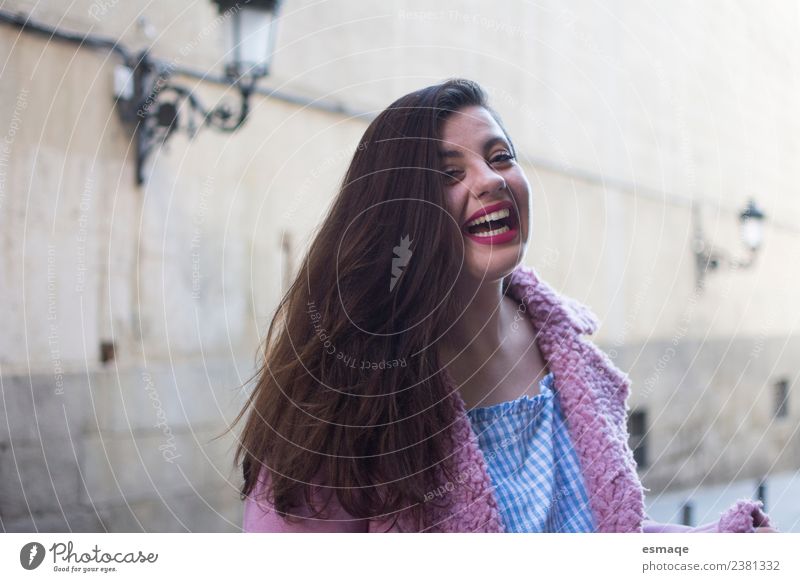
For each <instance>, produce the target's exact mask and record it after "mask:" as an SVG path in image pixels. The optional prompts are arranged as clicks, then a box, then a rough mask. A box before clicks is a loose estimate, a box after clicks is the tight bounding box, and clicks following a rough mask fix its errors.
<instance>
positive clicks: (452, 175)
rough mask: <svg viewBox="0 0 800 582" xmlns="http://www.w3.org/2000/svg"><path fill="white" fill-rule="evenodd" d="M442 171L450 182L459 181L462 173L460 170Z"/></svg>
mask: <svg viewBox="0 0 800 582" xmlns="http://www.w3.org/2000/svg"><path fill="white" fill-rule="evenodd" d="M442 171H443V173H444V175H445V176H446V178H447V180H448V181H449V182H454V181H456V180H458V176H459V174H460V173H461V171H460V170H442Z"/></svg>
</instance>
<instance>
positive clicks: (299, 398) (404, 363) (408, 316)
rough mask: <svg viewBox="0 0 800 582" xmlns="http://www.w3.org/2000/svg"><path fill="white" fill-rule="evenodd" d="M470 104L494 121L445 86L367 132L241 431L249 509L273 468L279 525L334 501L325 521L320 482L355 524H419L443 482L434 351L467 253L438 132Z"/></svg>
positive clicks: (473, 93)
mask: <svg viewBox="0 0 800 582" xmlns="http://www.w3.org/2000/svg"><path fill="white" fill-rule="evenodd" d="M470 105H479V106H483V107H485V108H486V109H487V110H488V111H489V112H490V113H492V115H494V116H495V118H496V119H498V122H499V118H497V115H496V114H495V113H494V112H493V111H492V110H491V109H490V108H489V107H488V105H487V99H486V94H485V93H484V91H483V90H482V89H481V87H480V86H479V85H478V84H477V83H474V82H472V81H468V80H465V79H451V80H448V81H446V82H444V83H441V84H439V85H434V86H431V87H427V88H425V89H421V90H419V91H414V92H413V93H410V94H408V95H405V96H404V97H401V98H400V99H398V100H397V101H395V102H394V103H392V104H391V105H390V106H389V107H388V108H387V109H385V110H384V111H383V112H382V113H381V114H380V115H378V117H376V118H375V120H374V121H373V122H372V123H371V124H370V125H369V127H368V128H367V130H366V132H365V133H364V136H363V138H362V140H361V142H360V144H359V146H358V148H357V149H356V152H355V155H354V156H353V159H352V162H351V163H350V166H349V169H348V170H347V173H346V175H345V177H344V180H343V183H342V186H341V188H340V190H339V193H338V194H337V196H336V197H335V199H334V201H333V203H332V205H331V208H330V210H329V212H328V214H327V216H326V218H325V220H324V222H323V223H322V225H321V227H320V229H319V232H318V233H317V235H316V237H315V238H314V240H313V242H312V243H311V245H310V247H309V250H308V252H307V254H306V256H305V257H304V259H303V261H302V263H301V266H300V269H299V271H298V274H297V278H296V279H295V280H294V281H293V283H292V284H291V286H290V288H289V289H288V291H287V292H286V293H285V295H284V296H283V298H282V299H281V301H280V303H279V305H278V308H277V310H276V313H275V317H274V318H273V320H272V322H271V323H270V326H269V329H268V332H267V334H266V337H265V340H264V344H263V360H262V362H263V363H262V364H261V367H260V369H259V371H258V373H257V375H256V376H255V378H257V380H256V382H255V387H254V390H253V392H252V394H251V396H250V398H249V400H248V402H247V404H246V406H245V407H244V409H243V410H242V411H241V413H240V414H239V416H238V417H237V419H236V421H235V423H234V424H236V423H238V422H239V420H240V419H241V418H242V417H243V416H244V415H245V414H247V415H248V416H247V422H246V424H245V426H244V429H243V431H242V433H241V440H240V442H239V446H238V449H237V451H236V457H235V462H236V464H237V465H238V464H239V463H241V464H242V471H243V475H244V484H243V486H242V490H241V494H242V497H243V498H244V497H246V496H248V495H250V494H251V493H253V491H254V489H255V486H256V483H257V479H258V477H259V473H260V472H261V471H263V470H267V471H268V472H269V478H270V485H271V487H270V488H269V491H268V495H269V501H270V502H271V503H272V504H273V505H274V507H275V509H276V510H277V511H278V513H280V514H281V515H283V516H284V517H287V516H289V517H290V516H291V513H292V509H293V508H296V507H297V506H298V504H300V503H303V501H301V500H304V502H305V504H306V505H307V506H308V507H309V508H310V509H311V510H312V512H314V516H315V517H318V516H320V515H321V514H322V511H323V509H324V508H325V507H327V505H328V502H329V501H330V498H331V495H328V500H327V502H326V503H325V506H324V507H323V508H320V509H318V510H317V509H316V508H315V507H314V506H313V504H312V497H313V493H312V488H311V487H312V485H311V484H312V483H318V479H319V476H320V475H323V476H324V487H326V488H328V490H329V492H330V493H333V492H335V494H336V495H337V497H338V501H339V503H340V505H341V506H342V507H343V508H344V510H345V511H347V512H348V513H349V514H351V515H352V516H354V517H357V518H372V517H376V516H386V515H389V514H392V513H396V512H399V511H402V510H407V511H410V512H411V515H412V516H413V517H414V519H415V520H416V521H417V523H420V518H421V515H422V512H421V506H420V502H421V501H422V500H423V498H424V497H425V495H426V493H427V492H429V491H430V490H431V486H432V483H433V479H434V477H435V475H434V473H435V468H436V467H439V468H440V469H443V470H444V471H445V474H448V475H449V473H448V472H447V463H446V462H443V460H445V459H446V458H447V457H448V455H450V454H451V453H452V451H450V450H448V447H447V441H446V432H447V427H448V424H449V423H450V422H452V419H449V418H448V417H447V414H446V413H445V411H444V408H443V402H445V400H446V399H447V398H449V397H450V395H449V394H448V393H447V385H446V383H445V381H444V378H443V376H442V373H441V367H440V365H439V364H440V363H439V358H438V355H437V350H436V345H437V342H438V341H441V338H442V336H443V333H444V331H445V330H446V329H447V327H448V325H449V324H451V323H452V322H453V321H454V320H455V319H456V317H457V314H458V312H459V311H460V309H461V306H459V305H458V304H457V301H456V300H455V298H454V295H453V286H454V284H455V282H456V280H457V278H458V274H459V270H460V268H461V265H462V263H463V239H462V236H461V233H460V228H459V225H458V224H456V223H454V222H453V221H452V220H451V218H450V216H449V214H448V213H447V211H446V205H445V202H446V201H445V199H444V188H443V184H444V182H443V176H442V174H441V173H440V172H439V170H438V168H439V154H438V151H439V142H440V139H441V137H440V136H441V130H442V123H443V121H444V120H445V119H446V118H447V117H448V116H449V115H450V114H451V113H453V112H454V111H457V110H459V109H462V108H464V107H467V106H470ZM501 127H502V124H501ZM450 478H452V475H450Z"/></svg>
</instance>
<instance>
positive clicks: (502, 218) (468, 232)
mask: <svg viewBox="0 0 800 582" xmlns="http://www.w3.org/2000/svg"><path fill="white" fill-rule="evenodd" d="M518 230H519V221H518V220H517V214H516V213H515V212H514V208H513V204H512V203H511V202H500V203H498V204H492V205H491V206H487V207H486V208H484V209H482V210H481V211H480V212H479V215H478V216H475V215H473V216H472V217H471V218H470V220H468V221H467V222H466V223H464V226H463V228H462V231H463V232H464V235H465V236H466V237H467V238H469V239H471V240H473V241H475V242H476V243H479V244H483V245H498V244H504V243H507V242H510V241H512V240H514V239H515V238H516V236H517V232H518Z"/></svg>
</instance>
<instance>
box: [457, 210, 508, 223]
mask: <svg viewBox="0 0 800 582" xmlns="http://www.w3.org/2000/svg"><path fill="white" fill-rule="evenodd" d="M510 214H511V210H510V209H508V208H503V209H502V210H498V211H497V212H492V213H491V214H484V215H483V216H481V217H479V218H476V219H475V220H473V221H472V222H468V223H467V228H470V227H472V226H478V225H479V224H483V223H484V222H488V221H490V220H500V219H501V218H508V216H509V215H510Z"/></svg>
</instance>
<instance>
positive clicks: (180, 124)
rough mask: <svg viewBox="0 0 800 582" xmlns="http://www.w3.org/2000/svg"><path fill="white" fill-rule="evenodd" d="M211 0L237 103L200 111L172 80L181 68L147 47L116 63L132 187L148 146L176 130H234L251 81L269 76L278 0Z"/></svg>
mask: <svg viewBox="0 0 800 582" xmlns="http://www.w3.org/2000/svg"><path fill="white" fill-rule="evenodd" d="M212 1H213V2H214V4H216V5H217V7H218V9H219V12H220V24H221V26H222V37H223V39H224V41H225V56H226V64H225V77H224V79H225V82H227V83H228V84H230V85H231V86H232V87H234V88H236V90H237V91H238V93H239V104H238V106H237V107H236V108H233V107H231V106H230V105H229V104H227V103H221V104H219V105H218V106H217V107H215V108H213V109H206V108H205V107H204V106H203V105H202V103H201V102H200V100H199V99H198V97H197V96H196V95H194V94H193V93H192V92H191V91H190V90H189V89H188V88H186V87H184V86H182V85H178V84H176V83H174V82H173V81H172V77H173V75H175V74H176V73H181V70H180V69H177V68H176V67H175V65H174V63H165V62H162V61H159V60H157V59H154V58H152V57H151V56H150V54H149V52H148V51H143V52H141V53H139V54H138V55H137V56H136V57H135V58H132V59H128V62H127V63H126V64H125V65H120V66H119V67H118V69H117V71H116V74H115V97H116V98H117V105H118V108H119V112H120V115H121V117H122V119H123V121H125V122H126V123H128V124H130V125H132V126H133V128H134V129H133V131H134V138H135V140H136V183H137V185H141V184H143V183H144V182H145V175H144V174H145V172H144V166H145V163H146V161H147V159H148V158H149V156H150V154H151V153H152V151H153V149H154V148H156V147H159V146H161V145H163V144H164V143H166V142H167V140H168V139H169V138H170V137H171V136H172V135H173V134H174V133H175V132H176V131H179V130H183V131H184V132H186V133H187V134H188V135H189V136H190V137H193V136H194V135H195V134H196V133H197V131H198V129H199V128H200V127H205V126H209V127H214V128H216V129H218V130H220V131H226V132H231V131H236V130H237V129H239V128H240V127H241V126H242V125H243V124H244V122H245V121H246V120H247V116H248V114H249V112H250V96H251V94H252V93H253V89H254V88H255V85H256V83H257V82H258V81H259V79H261V78H263V77H265V76H267V75H268V74H269V69H270V62H271V58H272V54H273V49H274V44H275V31H276V16H277V12H278V9H279V8H280V4H281V0H239V1H238V2H237V1H230V0H212ZM131 61H132V62H131Z"/></svg>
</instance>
